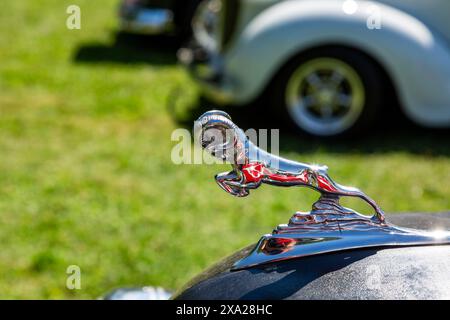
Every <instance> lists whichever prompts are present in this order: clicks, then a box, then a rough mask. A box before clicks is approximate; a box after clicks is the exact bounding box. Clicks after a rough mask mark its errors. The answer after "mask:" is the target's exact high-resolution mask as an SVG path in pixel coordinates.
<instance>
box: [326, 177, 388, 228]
mask: <svg viewBox="0 0 450 320" xmlns="http://www.w3.org/2000/svg"><path fill="white" fill-rule="evenodd" d="M335 187H336V189H337V192H336V193H337V194H338V195H342V196H349V197H358V198H360V199H363V200H364V201H366V202H367V203H368V204H369V205H370V206H371V207H372V208H373V209H374V210H375V213H376V217H377V220H378V221H379V222H381V223H384V221H385V217H384V212H383V210H381V208H380V207H379V206H378V204H377V203H376V202H375V201H374V200H373V199H372V198H370V197H369V196H368V195H366V194H365V193H364V192H362V191H361V190H359V189H357V188H351V187H345V186H341V185H338V184H335Z"/></svg>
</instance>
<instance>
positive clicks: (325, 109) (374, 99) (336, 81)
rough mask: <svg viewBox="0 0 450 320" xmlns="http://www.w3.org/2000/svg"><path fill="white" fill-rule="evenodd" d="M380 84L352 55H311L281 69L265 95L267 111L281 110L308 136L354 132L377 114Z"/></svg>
mask: <svg viewBox="0 0 450 320" xmlns="http://www.w3.org/2000/svg"><path fill="white" fill-rule="evenodd" d="M382 82H383V77H382V73H381V71H380V69H379V68H378V66H377V65H376V64H375V63H374V62H373V61H372V60H371V59H370V58H368V57H367V56H365V55H364V54H362V53H360V52H358V51H356V50H352V49H347V48H341V47H332V48H321V49H317V50H312V51H309V52H307V53H305V54H302V55H301V56H298V57H296V58H294V59H293V60H292V61H291V62H289V63H288V64H287V65H286V66H285V67H284V68H282V70H281V71H280V73H279V75H278V76H277V78H276V79H275V86H274V89H273V90H272V94H271V96H272V98H271V105H272V110H274V109H273V108H276V109H275V110H274V111H275V112H277V111H279V107H280V106H283V114H284V116H285V118H286V119H287V120H288V121H289V122H290V123H291V124H292V125H293V126H294V127H295V128H296V129H298V130H300V131H302V132H306V133H308V134H310V135H314V136H328V137H332V136H340V135H345V134H349V133H355V132H358V131H361V130H362V129H366V128H368V127H369V126H370V125H371V124H373V122H374V120H375V117H376V115H377V113H378V112H379V111H380V109H381V107H382V105H383V96H384V89H383V85H382ZM269 90H270V88H269ZM269 94H270V92H269Z"/></svg>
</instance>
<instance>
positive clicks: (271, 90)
mask: <svg viewBox="0 0 450 320" xmlns="http://www.w3.org/2000/svg"><path fill="white" fill-rule="evenodd" d="M324 58H325V59H328V60H330V61H331V59H333V60H335V61H340V62H342V63H344V64H346V65H348V66H349V67H351V68H352V69H353V70H354V71H355V72H356V74H357V75H358V77H359V79H360V82H359V83H361V84H362V86H359V88H363V90H364V102H363V103H359V104H360V105H361V106H362V110H361V106H360V107H358V110H359V111H358V115H357V116H356V115H352V119H354V118H356V119H354V120H351V121H352V123H351V125H348V127H347V128H344V126H342V128H344V129H342V130H340V131H339V130H337V129H335V130H334V132H333V130H326V125H323V127H324V128H325V129H322V130H320V129H319V128H321V127H316V128H314V127H311V125H306V124H305V123H304V122H305V121H304V120H303V119H301V118H300V117H299V114H298V113H296V111H292V110H296V109H294V107H292V106H291V107H289V103H288V102H287V100H288V99H287V98H286V95H287V90H288V85H289V83H292V81H293V80H292V79H293V76H294V74H295V73H296V71H297V70H299V69H300V68H302V67H303V66H305V65H307V64H308V63H309V62H311V61H319V60H318V59H324ZM290 81H291V82H290ZM386 82H387V81H386V79H385V77H384V74H383V72H382V70H381V69H380V67H379V66H378V65H377V64H376V63H375V62H374V61H373V60H372V59H371V58H369V57H368V56H366V55H365V54H363V53H361V52H359V51H357V50H354V49H350V48H346V47H321V48H317V49H312V50H309V51H307V52H304V53H302V54H300V55H298V56H296V57H294V58H293V59H291V60H290V61H289V62H288V63H287V64H286V65H285V66H284V67H282V68H281V70H280V71H279V72H278V74H277V75H276V76H275V77H274V79H273V82H272V83H271V85H270V86H269V87H268V89H267V91H266V93H267V94H268V99H269V100H268V101H269V104H270V109H271V110H270V112H273V113H275V114H280V111H282V116H283V120H282V121H283V122H287V123H289V124H290V126H291V127H292V128H293V129H294V130H297V131H299V132H301V133H306V134H309V135H313V136H322V137H338V136H347V135H352V134H355V133H361V132H362V131H365V130H367V129H369V128H370V127H371V126H372V125H373V124H374V123H375V120H376V118H377V116H378V115H379V114H380V112H381V109H382V107H383V104H384V98H385V93H386V86H385V85H384V84H385V83H386ZM349 88H351V86H349ZM348 90H349V91H351V90H350V89H348ZM299 91H300V89H299ZM290 92H292V91H290ZM349 100H351V99H349ZM302 101H304V100H302ZM359 101H361V100H359ZM291 105H292V103H291ZM349 108H350V107H349ZM280 109H282V110H280ZM333 112H334V111H333ZM345 112H347V111H345ZM352 112H353V111H352ZM293 114H296V116H294V115H293ZM295 117H296V118H295ZM313 118H314V117H313V116H312V117H311V119H313ZM317 118H319V116H318V117H317ZM308 121H309V120H308ZM327 121H328V120H327ZM348 122H350V121H348ZM310 123H312V124H314V123H313V121H310ZM330 123H331V121H330ZM330 127H331V125H330ZM313 128H314V130H313ZM336 130H337V131H336Z"/></svg>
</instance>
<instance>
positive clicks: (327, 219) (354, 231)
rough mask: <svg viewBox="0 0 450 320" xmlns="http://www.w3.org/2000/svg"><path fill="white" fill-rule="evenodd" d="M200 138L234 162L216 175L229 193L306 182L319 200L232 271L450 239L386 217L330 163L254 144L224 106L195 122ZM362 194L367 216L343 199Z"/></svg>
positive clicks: (214, 152)
mask: <svg viewBox="0 0 450 320" xmlns="http://www.w3.org/2000/svg"><path fill="white" fill-rule="evenodd" d="M194 130H195V135H196V138H197V139H196V141H197V143H199V144H200V145H201V146H202V147H203V148H204V149H205V150H206V151H208V152H209V153H210V154H211V155H213V156H215V157H217V158H219V159H222V160H224V161H227V162H229V163H231V166H232V170H231V171H229V172H224V173H220V174H217V175H216V177H215V179H216V182H217V184H218V185H219V186H220V187H221V188H222V189H223V190H224V191H226V192H227V193H229V194H231V195H233V196H236V197H245V196H248V195H249V194H250V191H251V190H254V189H257V188H259V187H260V186H262V185H263V184H269V185H273V186H278V187H294V186H298V187H307V188H311V189H313V190H316V191H318V192H319V193H320V194H321V196H320V199H319V200H318V201H317V202H316V203H314V204H313V206H312V210H311V211H309V212H297V213H295V214H294V216H293V217H292V218H291V219H290V221H289V223H288V224H287V225H279V226H278V227H277V228H276V229H275V230H274V231H273V232H272V234H268V235H265V236H263V237H262V238H261V240H260V241H259V242H258V244H257V245H256V247H255V248H254V249H253V251H251V252H250V254H249V255H248V256H247V257H245V258H243V259H241V260H239V261H237V262H236V263H235V264H234V265H233V268H232V270H240V269H244V268H249V267H253V266H258V265H263V264H267V263H271V262H276V261H282V260H288V259H294V258H300V257H305V256H311V255H317V254H323V253H329V252H337V251H342V250H350V249H357V248H374V247H378V248H383V247H399V246H418V245H440V244H450V232H446V231H443V230H437V231H435V232H430V231H420V230H414V229H406V228H400V227H397V226H394V225H392V224H390V223H389V222H388V221H386V218H385V215H384V212H383V210H382V209H381V208H380V207H379V206H378V204H377V203H376V202H375V201H374V200H373V199H371V198H370V197H369V196H367V195H366V194H365V193H364V192H362V191H361V190H359V189H357V188H353V187H347V186H343V185H340V184H338V183H336V182H334V181H333V180H332V179H331V177H330V176H329V175H328V168H327V167H326V166H318V165H309V164H305V163H301V162H296V161H291V160H288V159H283V158H281V157H278V156H277V155H272V154H270V153H268V152H266V151H264V150H261V149H259V148H258V147H257V146H255V145H254V144H253V143H252V142H251V141H250V140H249V139H248V138H247V136H246V135H245V133H244V132H243V131H242V129H240V128H239V127H238V126H236V125H235V124H234V123H233V122H232V121H231V117H230V116H229V115H228V114H226V113H225V112H223V111H217V110H213V111H209V112H206V113H205V114H203V115H202V116H200V118H199V119H198V120H197V121H196V123H195V128H194ZM344 196H349V197H358V198H361V199H362V200H364V201H366V202H367V203H368V204H369V205H370V206H371V207H372V208H373V210H374V215H373V217H367V216H365V215H362V214H359V213H357V212H356V211H354V210H351V209H348V208H344V207H342V206H341V205H340V204H339V198H340V197H344Z"/></svg>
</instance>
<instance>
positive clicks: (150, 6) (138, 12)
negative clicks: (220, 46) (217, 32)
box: [119, 0, 202, 40]
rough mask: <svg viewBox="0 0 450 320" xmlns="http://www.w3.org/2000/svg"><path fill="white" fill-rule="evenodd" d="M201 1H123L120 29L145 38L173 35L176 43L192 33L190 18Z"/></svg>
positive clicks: (120, 11)
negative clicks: (176, 40)
mask: <svg viewBox="0 0 450 320" xmlns="http://www.w3.org/2000/svg"><path fill="white" fill-rule="evenodd" d="M201 2H202V1H201V0H186V1H175V0H123V1H122V2H121V4H120V8H119V18H120V30H121V31H122V32H127V33H134V34H145V35H174V36H177V37H179V39H180V40H185V39H187V38H189V36H190V35H191V33H192V26H191V21H192V17H193V15H194V13H195V11H196V9H197V7H198V5H199V4H200V3H201Z"/></svg>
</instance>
